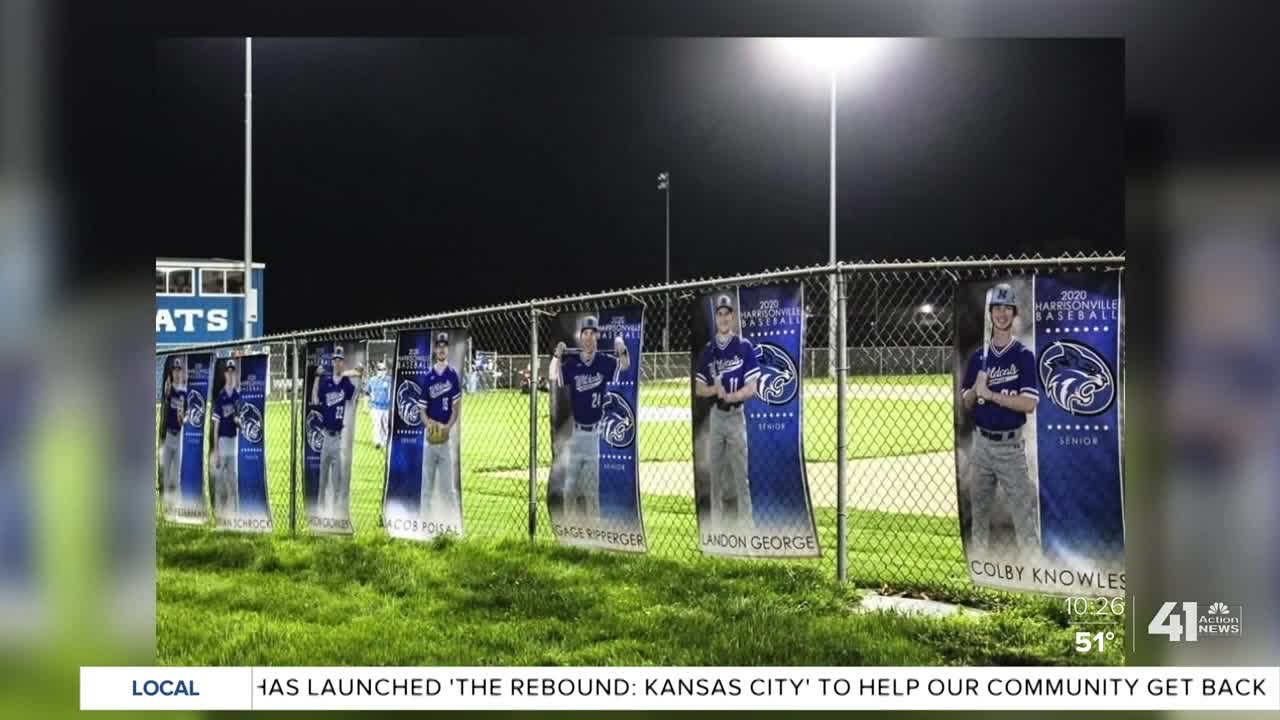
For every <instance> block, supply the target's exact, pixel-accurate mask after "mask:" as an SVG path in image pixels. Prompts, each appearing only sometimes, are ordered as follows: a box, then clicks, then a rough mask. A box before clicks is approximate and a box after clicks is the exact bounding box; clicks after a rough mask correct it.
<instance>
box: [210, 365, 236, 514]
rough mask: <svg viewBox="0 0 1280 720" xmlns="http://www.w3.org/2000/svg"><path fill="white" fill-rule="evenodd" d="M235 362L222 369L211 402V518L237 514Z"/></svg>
mask: <svg viewBox="0 0 1280 720" xmlns="http://www.w3.org/2000/svg"><path fill="white" fill-rule="evenodd" d="M236 375H237V373H236V361H235V360H227V362H226V364H225V365H223V367H222V377H223V380H224V382H223V385H222V390H221V391H220V392H219V393H218V397H217V398H216V399H215V400H214V401H213V411H212V412H211V413H210V414H209V415H210V417H212V418H213V427H212V429H211V431H210V432H209V474H210V475H211V476H212V479H213V512H214V515H215V516H222V515H228V514H230V515H234V514H236V513H238V512H239V511H240V468H239V462H238V458H237V455H238V449H239V445H238V443H237V439H238V437H237V436H238V435H239V431H240V405H241V401H240V387H239V383H238V382H236Z"/></svg>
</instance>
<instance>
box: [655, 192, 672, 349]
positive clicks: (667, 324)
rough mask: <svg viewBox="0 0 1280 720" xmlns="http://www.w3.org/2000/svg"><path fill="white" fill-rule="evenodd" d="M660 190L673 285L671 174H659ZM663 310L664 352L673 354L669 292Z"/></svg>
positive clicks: (669, 270)
mask: <svg viewBox="0 0 1280 720" xmlns="http://www.w3.org/2000/svg"><path fill="white" fill-rule="evenodd" d="M658 189H659V190H661V191H662V193H663V195H664V196H665V199H666V202H667V232H666V235H667V276H666V284H667V285H670V284H671V173H669V172H667V171H665V170H664V171H662V172H660V173H658ZM662 307H663V310H664V312H665V317H664V320H663V323H662V352H664V353H666V352H671V347H670V340H671V294H670V293H669V292H668V293H666V294H665V295H664V299H663V303H662Z"/></svg>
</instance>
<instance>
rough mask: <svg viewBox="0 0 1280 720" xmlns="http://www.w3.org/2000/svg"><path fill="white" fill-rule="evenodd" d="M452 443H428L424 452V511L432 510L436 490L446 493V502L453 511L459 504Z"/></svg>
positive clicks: (422, 503) (422, 506)
mask: <svg viewBox="0 0 1280 720" xmlns="http://www.w3.org/2000/svg"><path fill="white" fill-rule="evenodd" d="M452 447H453V446H452V444H451V443H448V442H442V443H440V444H438V445H433V444H431V443H427V444H426V447H425V448H424V449H423V452H422V497H421V500H420V502H421V505H420V507H421V508H422V512H423V513H426V512H428V511H429V510H432V509H433V507H432V504H431V501H432V499H433V498H434V497H435V494H436V490H437V489H439V490H440V492H442V493H444V499H445V502H447V503H449V505H448V509H449V510H450V511H452V509H453V508H456V507H457V506H458V496H457V493H456V492H455V485H454V477H453V453H452V452H451V449H452Z"/></svg>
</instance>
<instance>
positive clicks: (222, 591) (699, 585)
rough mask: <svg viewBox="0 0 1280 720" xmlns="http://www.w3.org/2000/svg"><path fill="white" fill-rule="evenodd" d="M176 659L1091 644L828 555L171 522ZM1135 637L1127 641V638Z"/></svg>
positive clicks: (162, 594)
mask: <svg viewBox="0 0 1280 720" xmlns="http://www.w3.org/2000/svg"><path fill="white" fill-rule="evenodd" d="M158 532H159V537H158V540H159V543H158V550H157V553H158V566H159V567H158V570H157V573H158V574H157V619H156V636H157V648H156V650H157V653H156V655H157V657H156V660H157V662H158V663H161V664H166V665H613V666H623V665H726V666H735V665H743V666H750V665H917V664H919V665H937V664H943V665H968V664H976V665H985V664H1074V663H1106V662H1118V661H1119V659H1120V654H1119V653H1118V652H1109V653H1108V655H1105V656H1099V655H1078V654H1076V653H1075V652H1073V651H1072V649H1071V648H1072V639H1073V630H1072V629H1071V628H1069V627H1067V625H1066V623H1065V618H1064V617H1063V615H1062V613H1061V612H1057V611H1055V610H1054V607H1053V606H1052V605H1049V604H1048V603H1047V602H1037V601H1025V602H1017V603H1013V604H1009V605H1006V606H1003V607H999V608H997V610H996V612H993V613H992V614H991V615H989V616H987V617H982V618H977V617H953V618H943V619H927V618H918V617H903V616H899V615H894V614H884V613H875V614H865V615H864V614H857V613H854V612H852V611H851V608H852V607H853V606H854V605H855V604H856V603H857V595H856V592H855V591H853V590H852V589H850V587H849V586H845V585H840V584H837V583H835V582H833V581H832V580H831V579H830V576H829V574H828V573H825V572H823V571H821V570H820V569H818V568H816V567H813V566H801V565H797V564H793V563H758V562H732V561H725V560H713V559H707V560H703V561H701V562H699V563H696V564H694V563H685V562H677V561H673V560H670V559H664V558H661V557H653V556H623V555H617V554H610V553H599V552H587V551H582V550H577V549H573V548H565V547H560V546H557V545H554V544H551V543H531V542H528V541H527V540H498V541H494V540H481V539H467V540H462V541H439V542H435V543H431V544H427V545H422V544H415V543H409V542H403V541H394V540H389V539H386V538H384V537H380V536H374V537H367V538H360V539H357V540H354V541H350V542H341V541H334V540H332V539H326V538H315V537H299V538H297V539H288V538H280V537H274V538H272V537H254V536H241V535H233V534H224V533H211V532H208V531H205V530H201V529H195V528H183V527H173V526H162V527H160V529H159V531H158ZM1117 647H1120V645H1117Z"/></svg>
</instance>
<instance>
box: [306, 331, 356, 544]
mask: <svg viewBox="0 0 1280 720" xmlns="http://www.w3.org/2000/svg"><path fill="white" fill-rule="evenodd" d="M365 355H366V349H365V343H364V341H359V340H354V341H346V342H340V343H333V342H321V343H310V344H308V345H307V369H306V378H305V380H306V382H305V385H304V387H303V392H304V393H305V397H306V402H305V403H304V404H303V408H304V409H303V412H304V416H303V418H304V422H303V425H302V427H303V499H304V502H305V505H306V510H307V524H308V526H309V527H310V528H311V532H314V533H322V534H327V535H350V534H352V533H354V532H355V526H354V525H352V523H351V482H352V478H351V462H352V456H353V455H354V450H355V426H356V418H357V417H358V413H357V412H356V408H357V404H358V402H359V399H360V389H361V385H362V381H361V372H360V369H359V368H363V367H364V366H365V364H366V357H365Z"/></svg>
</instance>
